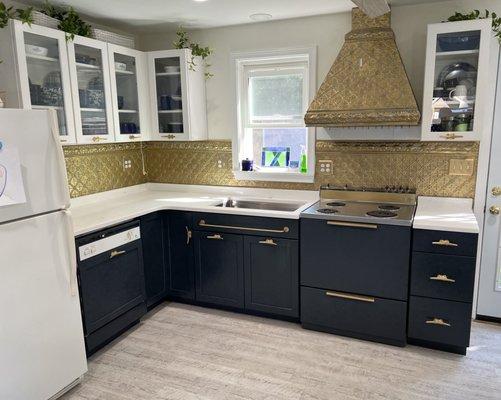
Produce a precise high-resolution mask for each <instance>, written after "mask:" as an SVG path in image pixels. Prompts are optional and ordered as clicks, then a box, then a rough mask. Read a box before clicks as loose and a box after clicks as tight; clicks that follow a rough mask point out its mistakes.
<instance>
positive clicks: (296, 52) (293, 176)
mask: <svg viewBox="0 0 501 400" xmlns="http://www.w3.org/2000/svg"><path fill="white" fill-rule="evenodd" d="M298 62H303V63H306V65H307V68H306V70H307V72H306V73H305V74H304V75H306V76H305V78H307V79H303V84H304V85H305V89H306V87H307V90H303V96H304V99H303V103H304V105H305V108H307V107H308V105H309V104H310V102H311V101H312V100H313V97H314V96H315V92H316V87H317V86H316V71H317V66H316V63H317V49H316V47H314V46H313V47H301V48H291V49H278V50H265V51H253V52H238V53H232V54H231V66H232V72H233V79H232V81H233V84H234V87H235V88H236V91H235V95H236V98H235V102H234V120H235V122H236V129H235V135H234V138H233V175H234V176H235V179H237V180H257V181H275V182H305V183H312V182H313V181H314V179H315V140H316V130H315V128H313V127H308V128H307V144H306V158H307V164H308V173H306V174H302V173H300V172H299V171H298V170H296V171H291V170H281V171H276V172H275V171H270V170H259V171H250V172H248V171H241V170H240V169H241V168H240V167H241V166H240V161H241V160H240V158H241V156H240V155H241V150H242V148H243V147H244V146H250V145H251V143H246V135H245V127H247V128H262V127H268V128H269V127H277V128H285V127H291V128H294V127H295V128H298V127H306V126H305V125H304V121H301V122H300V121H298V120H297V121H284V122H283V123H282V122H279V123H277V122H275V123H257V124H247V123H246V122H247V121H249V112H248V77H249V76H257V75H258V74H260V73H261V72H259V71H254V72H253V73H252V74H249V71H252V68H253V67H256V68H257V69H259V67H260V66H266V65H270V69H272V70H273V72H271V71H270V72H271V73H270V72H267V73H266V76H269V75H273V74H277V75H279V74H281V73H283V70H284V69H287V68H291V66H292V65H294V64H297V63H298ZM277 65H279V66H277ZM298 71H299V69H298ZM301 72H302V73H304V68H301ZM303 111H304V113H306V109H305V110H303ZM249 122H250V121H249ZM247 136H249V135H247ZM247 140H249V137H247Z"/></svg>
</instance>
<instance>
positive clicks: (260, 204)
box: [216, 199, 304, 211]
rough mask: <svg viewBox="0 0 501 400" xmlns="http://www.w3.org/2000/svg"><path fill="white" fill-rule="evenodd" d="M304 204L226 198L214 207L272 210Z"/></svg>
mask: <svg viewBox="0 0 501 400" xmlns="http://www.w3.org/2000/svg"><path fill="white" fill-rule="evenodd" d="M302 206H304V203H279V202H272V201H256V200H254V201H251V200H235V199H228V200H226V201H224V202H223V203H220V204H217V205H216V207H228V208H249V209H254V210H272V211H296V210H297V209H298V208H300V207H302Z"/></svg>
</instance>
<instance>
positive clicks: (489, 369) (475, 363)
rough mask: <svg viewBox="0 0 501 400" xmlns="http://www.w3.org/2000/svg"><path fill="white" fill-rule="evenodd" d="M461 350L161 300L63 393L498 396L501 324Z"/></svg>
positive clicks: (416, 399) (134, 399)
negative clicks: (381, 340) (358, 336)
mask: <svg viewBox="0 0 501 400" xmlns="http://www.w3.org/2000/svg"><path fill="white" fill-rule="evenodd" d="M471 343H472V347H471V349H470V350H469V351H468V354H467V355H466V356H465V357H463V356H458V355H454V354H449V353H443V352H439V351H434V350H429V349H423V348H419V347H414V346H407V347H406V348H398V347H392V346H386V345H382V344H377V343H370V342H364V341H360V340H355V339H350V338H344V337H341V336H335V335H329V334H325V333H319V332H313V331H307V330H304V329H302V328H301V327H300V325H298V324H294V323H288V322H282V321H275V320H271V319H265V318H259V317H253V316H247V315H241V314H236V313H231V312H225V311H219V310H213V309H207V308H201V307H195V306H189V305H183V304H178V303H165V304H163V305H161V306H159V307H157V308H156V309H155V310H154V311H152V312H151V313H150V314H149V315H148V316H147V317H146V318H144V320H143V322H142V323H141V324H140V325H138V326H136V327H135V328H133V329H132V330H131V331H129V332H128V333H127V334H125V335H123V336H122V337H121V338H120V339H117V340H116V341H115V342H113V343H112V344H110V345H108V346H107V347H106V348H105V349H103V350H101V351H100V352H99V353H97V354H95V355H94V356H93V357H92V358H91V359H90V360H89V372H88V373H87V375H86V376H85V378H84V381H83V382H82V383H81V384H80V385H79V386H77V387H76V388H75V389H73V390H72V391H71V392H70V393H68V394H67V395H65V396H64V397H63V399H64V400H69V399H72V400H82V399H87V400H88V399H105V400H119V399H120V400H122V399H124V400H143V399H152V400H153V399H155V400H156V399H176V400H191V399H204V400H206V399H225V400H226V399H239V400H242V399H263V400H264V399H266V400H271V399H287V400H296V399H297V400H320V399H322V400H323V399H326V400H327V399H328V400H337V399H343V400H344V399H350V400H351V399H353V400H355V399H356V400H361V399H367V400H369V399H370V400H372V399H385V400H386V399H406V400H407V399H412V400H425V399H426V400H428V399H429V400H437V399H440V400H441V399H451V400H463V399H464V400H470V399H472V400H483V399H493V400H494V399H496V400H499V399H501V326H500V325H496V324H489V323H478V322H475V323H474V324H473V330H472V339H471Z"/></svg>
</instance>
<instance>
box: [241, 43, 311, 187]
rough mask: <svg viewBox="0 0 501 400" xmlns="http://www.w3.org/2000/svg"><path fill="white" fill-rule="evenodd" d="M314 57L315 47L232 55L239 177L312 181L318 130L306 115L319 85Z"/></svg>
mask: <svg viewBox="0 0 501 400" xmlns="http://www.w3.org/2000/svg"><path fill="white" fill-rule="evenodd" d="M315 59H316V51H315V49H314V48H308V49H294V50H279V51H270V52H255V53H246V54H242V53H238V54H234V55H233V56H232V60H233V61H234V65H235V78H236V79H235V82H236V86H237V99H236V104H237V107H236V115H235V120H236V121H237V125H238V126H237V135H236V137H235V139H236V140H235V143H234V146H233V149H234V150H233V151H234V153H233V171H234V174H235V177H236V178H237V179H246V180H248V179H250V180H273V181H285V182H313V177H314V172H315V171H314V166H315V159H314V157H315V130H314V128H307V127H306V126H305V125H304V120H303V118H304V114H305V113H306V110H307V108H308V105H309V103H310V100H311V98H312V97H313V95H314V90H315V87H316V85H315V69H316V67H315ZM304 156H305V157H306V164H304ZM246 159H249V160H252V161H253V171H242V167H241V162H242V160H246ZM302 161H303V162H302Z"/></svg>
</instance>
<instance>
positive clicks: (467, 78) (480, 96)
mask: <svg viewBox="0 0 501 400" xmlns="http://www.w3.org/2000/svg"><path fill="white" fill-rule="evenodd" d="M491 23H492V21H491V19H483V20H473V21H459V22H447V23H438V24H431V25H428V37H427V45H426V66H425V78H424V90H423V96H424V98H423V113H422V114H423V118H422V130H421V140H423V141H450V140H456V141H478V140H480V139H481V137H482V130H483V129H484V127H485V126H484V117H485V112H486V108H487V106H488V105H489V101H488V95H489V86H490V85H492V84H493V81H492V79H489V65H490V58H489V57H490V46H491V40H493V39H492V31H491ZM485 128H486V129H487V128H488V127H485Z"/></svg>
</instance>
